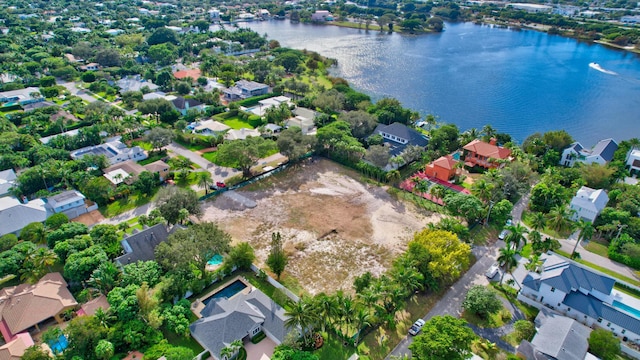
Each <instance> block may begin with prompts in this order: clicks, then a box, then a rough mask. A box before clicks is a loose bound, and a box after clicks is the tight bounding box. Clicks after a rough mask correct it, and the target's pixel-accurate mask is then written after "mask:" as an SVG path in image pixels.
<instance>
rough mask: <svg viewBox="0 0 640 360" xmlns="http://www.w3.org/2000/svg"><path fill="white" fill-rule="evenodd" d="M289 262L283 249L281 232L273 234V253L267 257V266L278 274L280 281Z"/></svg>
mask: <svg viewBox="0 0 640 360" xmlns="http://www.w3.org/2000/svg"><path fill="white" fill-rule="evenodd" d="M288 262H289V259H288V256H287V254H286V253H285V252H284V249H283V248H282V236H281V235H280V233H279V232H276V233H273V234H271V251H270V252H269V256H268V257H267V265H268V266H269V269H271V271H273V273H274V274H276V277H277V278H278V280H280V275H281V274H282V273H283V272H284V269H285V267H286V266H287V263H288Z"/></svg>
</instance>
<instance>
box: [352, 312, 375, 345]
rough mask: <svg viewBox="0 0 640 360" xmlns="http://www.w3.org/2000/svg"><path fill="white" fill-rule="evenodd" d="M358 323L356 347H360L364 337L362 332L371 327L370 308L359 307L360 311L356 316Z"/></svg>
mask: <svg viewBox="0 0 640 360" xmlns="http://www.w3.org/2000/svg"><path fill="white" fill-rule="evenodd" d="M355 321H356V331H357V332H356V338H355V340H354V341H355V346H358V343H359V342H360V337H361V335H362V330H364V329H365V328H366V327H367V326H371V312H370V310H369V309H368V308H366V307H363V306H360V307H358V311H357V312H356V316H355Z"/></svg>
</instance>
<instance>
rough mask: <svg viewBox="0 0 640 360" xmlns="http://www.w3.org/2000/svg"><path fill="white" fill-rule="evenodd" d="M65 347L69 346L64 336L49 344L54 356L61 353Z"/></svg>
mask: <svg viewBox="0 0 640 360" xmlns="http://www.w3.org/2000/svg"><path fill="white" fill-rule="evenodd" d="M67 346H69V343H68V342H67V338H66V337H65V336H64V335H60V337H59V338H58V339H57V340H56V341H54V342H50V343H49V347H50V348H51V351H53V353H54V354H60V353H62V352H63V351H64V350H65V349H66V348H67Z"/></svg>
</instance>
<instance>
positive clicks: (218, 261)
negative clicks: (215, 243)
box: [207, 254, 224, 265]
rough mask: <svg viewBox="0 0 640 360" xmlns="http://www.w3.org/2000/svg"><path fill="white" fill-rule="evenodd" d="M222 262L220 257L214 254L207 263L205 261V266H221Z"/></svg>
mask: <svg viewBox="0 0 640 360" xmlns="http://www.w3.org/2000/svg"><path fill="white" fill-rule="evenodd" d="M223 260H224V258H223V257H222V255H220V254H215V255H213V257H212V258H211V259H210V260H209V261H207V265H220V264H222V261H223Z"/></svg>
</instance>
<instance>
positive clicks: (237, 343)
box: [229, 340, 244, 354]
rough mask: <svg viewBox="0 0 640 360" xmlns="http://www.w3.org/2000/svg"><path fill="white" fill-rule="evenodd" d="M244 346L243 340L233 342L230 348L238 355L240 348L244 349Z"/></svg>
mask: <svg viewBox="0 0 640 360" xmlns="http://www.w3.org/2000/svg"><path fill="white" fill-rule="evenodd" d="M243 345H244V344H243V343H242V340H233V341H232V342H231V344H229V347H230V348H231V350H233V354H236V353H238V351H240V348H242V346H243Z"/></svg>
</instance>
